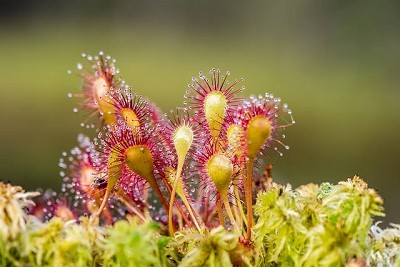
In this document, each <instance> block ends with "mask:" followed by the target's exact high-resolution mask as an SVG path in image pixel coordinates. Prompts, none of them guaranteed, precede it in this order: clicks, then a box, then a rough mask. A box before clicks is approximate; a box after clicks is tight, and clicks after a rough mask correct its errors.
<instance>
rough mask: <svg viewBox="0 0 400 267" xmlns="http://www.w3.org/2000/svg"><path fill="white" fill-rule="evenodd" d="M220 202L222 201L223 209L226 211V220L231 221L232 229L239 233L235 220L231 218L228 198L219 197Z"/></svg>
mask: <svg viewBox="0 0 400 267" xmlns="http://www.w3.org/2000/svg"><path fill="white" fill-rule="evenodd" d="M221 200H222V203H223V204H224V207H225V209H226V214H227V215H228V218H229V220H230V221H231V224H232V226H233V228H235V229H236V230H237V231H240V230H239V227H238V226H237V223H236V221H235V218H234V217H233V213H232V210H231V206H230V205H229V200H228V196H227V195H225V196H221Z"/></svg>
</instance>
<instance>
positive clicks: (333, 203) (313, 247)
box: [0, 177, 400, 267]
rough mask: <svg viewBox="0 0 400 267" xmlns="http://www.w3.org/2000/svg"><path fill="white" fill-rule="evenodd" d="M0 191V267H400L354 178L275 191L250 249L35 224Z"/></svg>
mask: <svg viewBox="0 0 400 267" xmlns="http://www.w3.org/2000/svg"><path fill="white" fill-rule="evenodd" d="M33 195H35V194H34V193H25V192H24V191H23V190H22V189H21V188H20V187H13V186H11V185H6V184H3V183H0V199H1V200H2V202H1V203H2V205H0V224H1V225H2V227H3V228H2V229H1V231H2V234H1V236H0V266H1V267H6V266H7V267H8V266H28V267H29V266H32V267H34V266H162V267H164V266H165V267H170V266H181V267H196V266H209V267H214V266H345V265H347V266H362V265H366V266H379V267H380V266H400V256H399V255H400V225H394V224H393V225H392V226H391V227H390V228H387V229H381V228H380V227H379V226H378V225H377V224H373V218H374V217H375V216H384V214H383V207H382V205H383V201H382V199H381V198H380V197H379V195H378V194H377V193H376V192H375V191H374V190H373V189H369V188H368V187H367V185H366V184H365V183H364V182H363V181H362V180H361V179H359V178H358V177H355V178H353V179H351V180H350V179H349V180H348V181H346V182H341V183H339V184H337V185H332V184H329V183H323V184H321V185H315V184H309V185H305V186H301V187H299V188H297V189H292V187H291V186H290V185H287V186H282V185H277V184H273V185H272V186H271V187H270V188H268V189H267V190H266V191H265V192H260V193H259V195H258V198H257V204H256V205H255V213H256V220H257V224H256V225H255V227H254V228H253V243H251V244H247V243H246V242H244V241H243V240H244V239H243V238H242V237H240V234H238V233H235V232H234V231H227V230H225V229H224V228H223V227H221V226H220V227H217V228H213V229H210V230H209V231H206V233H204V234H200V233H199V232H197V231H196V230H195V229H194V228H191V229H187V230H183V231H178V232H176V233H175V235H174V236H173V237H167V236H163V235H162V229H161V228H160V225H159V224H157V223H155V222H153V221H151V220H150V219H149V220H148V221H147V222H144V223H139V222H138V221H137V220H136V219H135V218H128V220H121V221H118V222H116V223H115V224H114V225H113V226H108V227H102V226H99V225H98V224H97V223H94V222H93V221H90V220H89V219H88V218H86V217H82V218H80V220H79V221H75V220H71V221H67V222H65V221H63V220H62V219H61V218H59V217H54V218H53V219H52V220H50V221H49V222H44V223H43V222H40V221H38V220H37V219H36V218H35V217H32V216H29V215H27V214H26V213H25V210H24V208H25V207H26V206H27V205H28V204H30V203H31V202H30V201H29V197H30V196H33Z"/></svg>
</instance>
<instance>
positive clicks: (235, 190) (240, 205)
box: [233, 185, 247, 227]
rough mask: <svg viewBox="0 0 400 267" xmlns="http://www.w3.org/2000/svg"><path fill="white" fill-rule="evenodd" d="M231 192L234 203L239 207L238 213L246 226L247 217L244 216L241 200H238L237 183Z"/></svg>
mask: <svg viewBox="0 0 400 267" xmlns="http://www.w3.org/2000/svg"><path fill="white" fill-rule="evenodd" d="M233 193H234V194H235V198H236V203H237V206H238V208H239V211H240V215H241V217H242V221H243V222H244V224H245V226H246V227H247V218H246V215H245V213H244V210H243V205H242V201H241V200H240V194H239V187H238V186H237V185H236V186H234V189H233Z"/></svg>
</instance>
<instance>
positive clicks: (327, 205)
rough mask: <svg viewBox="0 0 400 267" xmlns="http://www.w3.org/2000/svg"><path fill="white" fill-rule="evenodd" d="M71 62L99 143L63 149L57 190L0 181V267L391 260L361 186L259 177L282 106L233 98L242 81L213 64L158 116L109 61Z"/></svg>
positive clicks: (279, 131) (280, 124) (276, 147)
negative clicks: (296, 184) (176, 104)
mask: <svg viewBox="0 0 400 267" xmlns="http://www.w3.org/2000/svg"><path fill="white" fill-rule="evenodd" d="M82 56H83V57H84V58H85V59H86V60H87V62H88V63H87V64H83V65H82V64H78V65H77V67H78V70H79V73H78V76H79V77H81V79H82V87H81V93H78V94H69V96H71V97H72V96H77V97H81V98H83V103H82V104H81V106H80V109H81V110H87V111H89V118H88V119H87V121H86V123H83V124H82V126H86V127H87V128H97V138H94V139H92V140H91V139H90V138H88V137H86V136H83V135H79V136H78V143H79V145H78V146H77V147H75V148H73V149H72V150H71V151H70V153H63V157H62V158H61V159H60V163H59V165H60V167H61V168H62V169H63V170H62V171H61V173H60V174H61V176H62V179H63V184H62V188H61V192H60V193H56V192H53V191H50V190H48V191H46V192H44V193H43V194H42V195H41V196H40V197H37V198H36V199H35V203H34V204H33V203H32V201H30V200H28V199H27V198H28V197H34V196H35V194H36V193H25V192H23V190H22V189H21V188H19V187H14V186H11V185H9V184H4V183H0V198H1V200H2V201H1V203H4V204H2V205H1V206H0V226H1V228H0V234H1V235H0V266H9V265H16V266H18V265H20V266H26V265H28V266H178V265H179V266H276V265H279V266H281V265H282V266H338V265H348V266H364V265H372V266H390V265H392V264H395V265H396V266H399V265H400V257H399V256H397V255H398V254H399V251H400V242H399V240H400V230H399V226H397V225H393V227H392V228H390V229H386V230H382V229H380V228H379V227H378V225H377V224H375V225H373V219H372V218H373V217H374V216H383V215H384V214H383V207H382V204H383V201H382V199H381V198H380V197H379V195H378V194H377V193H376V192H375V191H374V190H373V189H369V188H368V186H367V184H366V183H365V182H363V181H362V180H361V179H360V178H358V177H355V178H353V179H352V180H351V179H349V180H348V181H346V182H341V183H339V184H338V185H332V184H329V183H324V184H321V185H320V186H318V185H313V184H310V185H306V186H302V187H300V188H298V189H295V190H293V189H292V188H291V186H290V185H287V186H282V185H278V184H275V183H274V182H273V181H272V177H271V166H270V165H267V166H266V171H264V172H263V170H264V169H265V164H266V163H265V162H266V160H268V159H270V157H273V156H274V155H280V156H281V155H282V150H286V149H289V147H288V146H287V145H285V144H284V143H283V139H284V138H285V135H284V134H283V131H284V130H285V128H286V127H288V126H290V125H293V124H294V120H293V118H292V115H291V110H290V109H289V108H288V106H287V105H286V104H282V103H281V100H280V99H279V98H275V97H273V96H272V95H271V94H265V95H263V96H262V95H260V96H257V97H254V96H252V97H249V98H243V97H241V96H240V93H241V92H242V91H243V89H244V87H243V86H242V87H239V83H240V82H241V80H234V81H233V82H232V83H230V82H229V81H228V77H229V75H230V73H229V72H226V73H224V74H222V73H221V71H220V70H218V69H212V70H211V71H210V72H209V75H207V76H206V75H204V74H203V73H200V75H199V77H198V78H192V81H191V83H190V84H189V85H188V90H187V91H186V92H185V95H184V98H185V101H184V106H183V107H180V108H176V109H174V110H171V112H170V114H161V112H160V109H159V108H158V107H157V106H156V105H155V104H154V103H152V102H150V101H149V100H147V99H145V98H143V97H142V96H139V95H138V94H136V93H134V92H133V90H132V88H131V87H130V86H129V85H128V84H127V83H126V82H125V81H124V80H122V79H121V78H120V77H119V71H118V69H117V68H116V67H115V60H114V59H112V58H111V57H109V56H104V55H103V53H102V52H100V53H99V54H98V55H96V56H94V57H93V56H90V55H86V54H83V55H82ZM86 65H87V66H86ZM74 110H75V109H74ZM78 110H79V109H76V111H78ZM96 126H98V127H96ZM253 209H254V210H253Z"/></svg>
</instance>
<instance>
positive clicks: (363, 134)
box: [0, 0, 400, 222]
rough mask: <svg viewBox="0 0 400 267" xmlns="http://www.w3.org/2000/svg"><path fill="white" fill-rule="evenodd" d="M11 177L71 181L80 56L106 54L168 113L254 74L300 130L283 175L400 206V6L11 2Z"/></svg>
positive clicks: (5, 22)
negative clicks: (362, 181) (369, 192)
mask: <svg viewBox="0 0 400 267" xmlns="http://www.w3.org/2000/svg"><path fill="white" fill-rule="evenodd" d="M1 5H2V6H1V7H0V58H1V64H0V82H1V86H0V90H1V93H2V94H1V97H0V112H1V116H0V125H1V130H0V162H1V163H0V179H4V180H11V181H12V182H13V183H14V184H20V185H23V186H25V187H26V188H29V189H34V188H36V187H53V188H59V185H60V183H61V179H60V178H59V176H58V171H59V168H58V166H57V162H58V158H59V156H60V155H61V152H62V151H67V150H69V149H70V148H71V147H72V146H74V145H75V143H74V142H75V140H76V135H77V134H78V133H79V132H84V133H85V134H89V133H91V132H90V131H88V130H86V129H82V128H81V127H80V126H79V125H80V122H81V121H82V120H83V118H84V116H83V115H79V114H78V115H77V114H73V113H72V112H71V110H72V108H73V107H75V106H77V104H78V102H77V101H76V100H71V99H68V98H67V97H66V95H67V93H68V92H79V89H78V88H79V84H80V83H79V78H78V77H76V76H74V75H72V76H68V75H67V74H66V71H67V69H74V68H75V66H76V62H78V61H79V60H81V58H80V57H79V55H80V53H81V52H87V53H97V52H98V51H99V50H104V51H105V52H106V53H109V54H111V55H112V56H114V57H115V58H116V59H117V66H119V68H120V70H121V75H122V77H123V78H124V79H125V80H127V82H129V83H130V84H131V85H132V86H133V88H134V89H135V90H136V91H137V92H138V93H140V94H143V95H144V96H147V97H149V98H151V99H152V100H153V101H154V102H156V103H158V104H159V105H160V106H161V108H162V109H163V110H168V109H170V108H173V107H175V106H176V105H180V104H181V103H182V101H183V96H182V91H183V90H184V89H185V88H186V85H187V83H188V82H189V81H190V78H191V77H192V76H196V75H197V74H198V72H199V71H200V70H202V71H207V70H208V69H210V68H211V67H219V68H221V69H224V70H230V71H231V73H232V77H238V78H240V77H244V78H245V81H244V84H245V85H246V88H247V89H246V91H245V94H246V95H249V94H257V93H264V92H266V91H268V92H271V93H273V94H274V95H276V96H280V97H281V98H282V99H283V101H284V102H287V103H288V104H289V106H290V107H291V109H292V110H293V112H294V116H295V119H296V122H297V124H296V125H295V126H294V127H291V128H290V129H288V131H287V137H288V138H287V141H286V143H287V144H289V145H290V147H291V149H290V150H289V151H288V152H287V153H286V155H285V156H284V158H282V159H275V158H276V157H275V156H272V157H271V161H272V162H273V163H274V164H275V167H274V178H275V179H277V180H279V181H281V182H290V183H292V184H294V185H299V184H301V183H306V182H322V181H326V180H329V181H332V182H334V181H339V180H342V179H344V178H346V177H349V176H352V175H354V174H358V175H361V176H363V177H365V178H366V180H367V181H368V182H369V183H370V185H371V186H372V187H375V188H377V189H378V190H379V192H380V193H381V195H382V196H383V197H384V198H385V200H386V208H387V214H388V219H387V221H397V222H398V221H400V212H399V211H398V207H397V206H396V203H397V202H398V192H397V190H398V189H399V188H400V179H399V175H398V170H397V169H398V164H399V157H398V155H399V153H400V144H399V143H398V142H396V138H397V137H398V136H399V134H400V123H399V122H400V113H399V112H398V108H399V100H400V91H399V90H398V84H399V82H400V76H399V75H398V71H399V69H400V68H399V64H400V63H399V62H400V50H399V49H398V47H399V44H400V34H399V29H400V17H399V16H398V11H399V8H400V5H399V3H396V2H383V3H378V2H375V1H364V2H362V3H361V2H348V1H304V2H290V3H289V2H288V1H255V2H252V3H246V2H241V1H218V2H214V1H183V0H179V1H171V2H159V1H146V2H142V1H94V0H92V1H76V0H75V1H40V2H38V1H33V0H29V1H22V2H18V3H17V2H15V1H10V0H8V1H3V2H2V3H1Z"/></svg>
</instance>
